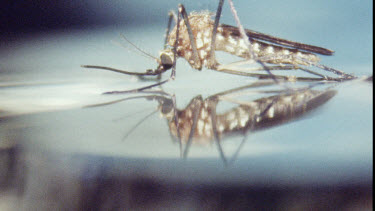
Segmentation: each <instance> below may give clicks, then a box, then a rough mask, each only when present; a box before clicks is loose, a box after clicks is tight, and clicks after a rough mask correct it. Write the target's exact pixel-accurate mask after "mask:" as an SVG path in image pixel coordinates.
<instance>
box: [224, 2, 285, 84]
mask: <svg viewBox="0 0 375 211" xmlns="http://www.w3.org/2000/svg"><path fill="white" fill-rule="evenodd" d="M228 3H229V6H230V9H231V11H232V14H233V16H234V19H235V20H236V23H237V27H238V29H239V31H240V34H241V37H242V39H243V40H244V42H245V44H246V46H247V49H248V51H249V54H250V57H251V59H256V55H255V53H254V51H253V50H252V47H251V43H250V39H249V37H248V36H247V35H246V33H245V29H244V28H243V26H242V24H241V22H240V19H239V17H238V15H237V11H236V9H235V7H234V4H233V1H232V0H228ZM256 61H257V62H258V63H259V64H260V65H261V66H262V67H263V68H264V70H265V71H266V72H267V73H268V74H269V75H270V76H271V78H272V80H274V81H275V82H276V83H279V81H278V80H277V77H276V76H274V75H273V74H272V73H271V70H270V69H269V68H268V67H267V66H266V64H265V63H264V62H262V61H260V60H256Z"/></svg>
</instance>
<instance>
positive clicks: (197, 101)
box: [180, 96, 203, 158]
mask: <svg viewBox="0 0 375 211" xmlns="http://www.w3.org/2000/svg"><path fill="white" fill-rule="evenodd" d="M194 101H195V102H194V104H195V105H194V110H193V124H192V125H191V128H190V132H189V137H188V140H187V142H186V146H185V150H184V153H183V158H187V155H188V151H189V148H190V146H191V143H192V142H193V136H194V133H195V128H196V127H197V122H198V116H199V113H200V110H201V107H202V102H203V99H202V97H201V96H199V97H197V98H195V99H194ZM180 141H181V140H180Z"/></svg>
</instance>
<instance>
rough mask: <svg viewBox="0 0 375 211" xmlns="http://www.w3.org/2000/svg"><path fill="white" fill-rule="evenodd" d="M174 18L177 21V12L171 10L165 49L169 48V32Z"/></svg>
mask: <svg viewBox="0 0 375 211" xmlns="http://www.w3.org/2000/svg"><path fill="white" fill-rule="evenodd" d="M173 19H174V20H175V21H177V18H176V14H175V13H174V12H173V11H170V12H169V13H168V26H167V31H166V32H165V40H164V49H166V48H167V44H168V40H169V32H170V31H171V25H172V20H173Z"/></svg>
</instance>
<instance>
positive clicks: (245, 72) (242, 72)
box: [216, 66, 341, 83]
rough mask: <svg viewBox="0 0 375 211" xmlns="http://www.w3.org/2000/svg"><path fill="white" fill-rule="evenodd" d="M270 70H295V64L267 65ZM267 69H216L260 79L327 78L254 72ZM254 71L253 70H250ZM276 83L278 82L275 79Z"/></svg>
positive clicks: (310, 79)
mask: <svg viewBox="0 0 375 211" xmlns="http://www.w3.org/2000/svg"><path fill="white" fill-rule="evenodd" d="M267 69H268V70H295V67H294V66H270V67H267ZM260 70H265V69H264V68H262V67H260V68H251V69H249V68H248V69H242V70H234V69H229V68H220V69H216V71H219V72H223V73H228V74H233V75H242V76H249V77H256V78H259V79H272V80H273V81H275V79H277V81H279V80H285V81H324V80H327V79H326V78H312V77H296V76H284V75H274V74H272V75H270V74H260V73H252V72H253V71H260ZM250 71H252V72H250ZM331 80H332V81H340V80H341V79H334V78H332V79H331ZM275 83H278V82H276V81H275Z"/></svg>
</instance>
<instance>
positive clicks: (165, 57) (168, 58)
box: [159, 48, 174, 70]
mask: <svg viewBox="0 0 375 211" xmlns="http://www.w3.org/2000/svg"><path fill="white" fill-rule="evenodd" d="M173 61H174V56H173V51H172V49H168V48H167V49H164V50H162V51H161V52H160V60H159V64H160V68H162V69H163V70H168V69H171V68H172V66H173Z"/></svg>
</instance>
